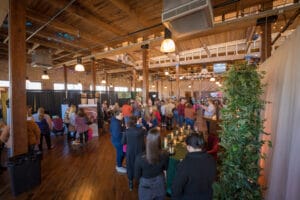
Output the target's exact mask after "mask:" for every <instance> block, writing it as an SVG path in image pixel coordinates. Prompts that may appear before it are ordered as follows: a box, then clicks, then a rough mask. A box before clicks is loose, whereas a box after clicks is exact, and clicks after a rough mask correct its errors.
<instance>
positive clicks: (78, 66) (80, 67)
mask: <svg viewBox="0 0 300 200" xmlns="http://www.w3.org/2000/svg"><path fill="white" fill-rule="evenodd" d="M84 70H85V69H84V66H83V65H82V60H81V58H79V57H78V58H77V64H76V65H75V71H77V72H84Z"/></svg>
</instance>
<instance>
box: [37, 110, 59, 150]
mask: <svg viewBox="0 0 300 200" xmlns="http://www.w3.org/2000/svg"><path fill="white" fill-rule="evenodd" d="M32 117H33V119H34V121H35V123H37V125H38V126H39V128H40V131H41V137H40V144H39V149H40V151H43V137H45V140H46V143H47V147H48V149H49V150H50V149H53V148H54V146H52V145H51V138H50V129H51V128H50V127H51V126H52V123H51V118H50V117H49V115H47V114H45V109H44V108H42V107H40V108H39V109H38V112H37V113H36V114H34V115H33V116H32ZM49 120H50V122H49ZM49 123H51V126H50V125H49Z"/></svg>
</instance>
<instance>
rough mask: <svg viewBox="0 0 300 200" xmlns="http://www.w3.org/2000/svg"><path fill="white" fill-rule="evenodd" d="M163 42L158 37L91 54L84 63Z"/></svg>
mask: <svg viewBox="0 0 300 200" xmlns="http://www.w3.org/2000/svg"><path fill="white" fill-rule="evenodd" d="M162 40H163V37H157V38H154V39H150V40H146V41H142V42H139V43H134V44H130V45H128V46H125V47H119V48H116V49H113V50H109V51H104V52H99V53H94V54H91V55H89V56H85V57H83V58H82V60H83V61H84V60H89V59H90V58H92V57H94V58H96V59H101V58H106V57H111V56H115V55H119V54H122V53H127V52H131V51H137V50H140V49H141V45H143V44H150V46H157V45H159V44H160V43H161V42H162ZM75 63H76V60H71V61H68V62H63V63H60V64H57V65H56V66H55V67H56V68H58V67H62V66H63V65H74V64H75Z"/></svg>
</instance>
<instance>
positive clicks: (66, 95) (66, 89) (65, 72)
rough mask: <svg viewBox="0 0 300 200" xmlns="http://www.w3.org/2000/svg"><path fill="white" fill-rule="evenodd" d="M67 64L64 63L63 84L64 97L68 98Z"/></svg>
mask: <svg viewBox="0 0 300 200" xmlns="http://www.w3.org/2000/svg"><path fill="white" fill-rule="evenodd" d="M67 70H68V69H67V66H66V65H64V84H65V98H66V99H68V71H67Z"/></svg>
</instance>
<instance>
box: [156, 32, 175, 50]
mask: <svg viewBox="0 0 300 200" xmlns="http://www.w3.org/2000/svg"><path fill="white" fill-rule="evenodd" d="M175 49H176V47H175V43H174V40H172V33H171V31H170V30H169V29H167V28H165V39H164V40H163V42H162V43H161V46H160V51H161V52H164V53H171V52H174V51H175Z"/></svg>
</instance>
